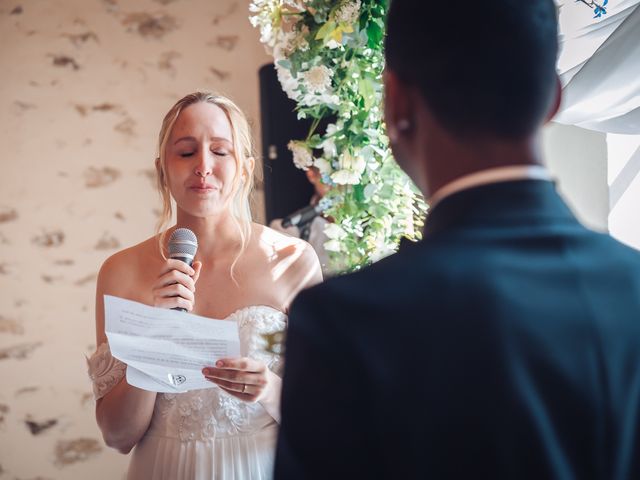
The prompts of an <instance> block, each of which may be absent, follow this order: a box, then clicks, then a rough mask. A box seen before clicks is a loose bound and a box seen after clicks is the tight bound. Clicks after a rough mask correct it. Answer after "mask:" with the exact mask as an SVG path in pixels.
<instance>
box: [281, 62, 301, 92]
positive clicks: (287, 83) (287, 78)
mask: <svg viewBox="0 0 640 480" xmlns="http://www.w3.org/2000/svg"><path fill="white" fill-rule="evenodd" d="M275 67H276V73H277V75H278V81H279V82H280V85H282V90H284V92H285V93H286V94H287V96H288V97H289V98H290V99H291V100H296V101H299V100H300V92H299V91H298V89H299V87H300V84H299V83H298V82H297V80H296V79H295V78H293V75H291V72H290V71H289V70H288V69H287V68H285V67H283V66H282V65H280V64H279V63H277V62H276V63H275Z"/></svg>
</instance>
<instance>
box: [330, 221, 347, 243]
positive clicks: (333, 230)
mask: <svg viewBox="0 0 640 480" xmlns="http://www.w3.org/2000/svg"><path fill="white" fill-rule="evenodd" d="M324 234H325V235H326V236H327V238H330V239H331V240H342V239H343V238H346V237H347V232H345V231H344V229H343V228H342V227H341V226H340V225H338V224H337V223H330V224H328V225H327V226H325V227H324Z"/></svg>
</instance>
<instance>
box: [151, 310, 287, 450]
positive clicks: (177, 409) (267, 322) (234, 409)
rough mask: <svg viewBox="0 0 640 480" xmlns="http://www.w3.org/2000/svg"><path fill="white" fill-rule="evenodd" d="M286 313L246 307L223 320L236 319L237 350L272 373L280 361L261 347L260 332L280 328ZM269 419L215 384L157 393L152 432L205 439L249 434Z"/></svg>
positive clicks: (256, 407) (263, 344) (255, 406)
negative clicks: (238, 334)
mask: <svg viewBox="0 0 640 480" xmlns="http://www.w3.org/2000/svg"><path fill="white" fill-rule="evenodd" d="M286 318H287V317H286V315H285V314H284V313H282V312H280V311H278V310H275V309H273V308H271V307H266V306H251V307H246V308H243V309H241V310H238V311H237V312H234V313H233V314H231V315H230V316H229V317H228V318H227V319H228V320H235V321H237V322H238V328H239V332H240V353H241V355H242V356H248V357H251V358H254V359H256V360H260V361H262V362H264V363H265V365H267V367H269V369H271V370H272V371H274V372H275V373H276V374H280V373H281V372H280V370H281V368H282V364H281V361H280V357H279V356H278V355H274V354H271V353H269V352H267V351H265V350H264V348H265V347H266V346H267V343H266V340H265V339H264V338H263V337H262V335H263V334H266V333H273V332H276V331H278V330H283V329H284V328H285V327H286ZM272 421H273V419H271V417H270V416H269V415H268V413H266V412H265V410H264V408H263V407H262V405H260V404H259V403H247V402H243V401H242V400H240V399H237V398H235V397H233V396H231V395H229V394H228V393H227V392H225V391H224V390H221V389H220V388H218V387H214V388H210V389H205V390H194V391H191V392H186V393H159V394H158V396H157V398H156V410H155V412H154V418H153V420H152V428H151V430H152V431H155V432H156V433H158V434H162V435H167V436H177V437H179V438H180V439H181V440H182V441H190V440H208V439H212V438H215V437H216V436H217V435H222V436H229V435H236V434H249V433H252V432H254V431H256V430H260V429H261V428H263V427H264V424H265V422H272Z"/></svg>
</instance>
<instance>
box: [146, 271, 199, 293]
mask: <svg viewBox="0 0 640 480" xmlns="http://www.w3.org/2000/svg"><path fill="white" fill-rule="evenodd" d="M174 283H180V284H182V285H184V286H185V287H187V288H188V289H189V290H195V288H196V282H195V281H194V280H193V278H191V277H190V276H189V275H187V274H185V273H184V272H181V271H178V270H170V271H168V272H166V273H164V274H162V275H160V277H158V280H157V281H156V283H155V285H154V287H155V288H161V287H165V286H167V285H171V284H174Z"/></svg>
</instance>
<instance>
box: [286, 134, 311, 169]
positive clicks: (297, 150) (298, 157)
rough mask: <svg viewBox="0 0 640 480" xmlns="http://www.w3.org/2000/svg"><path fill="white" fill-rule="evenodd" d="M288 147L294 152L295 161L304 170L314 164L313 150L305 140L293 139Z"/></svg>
mask: <svg viewBox="0 0 640 480" xmlns="http://www.w3.org/2000/svg"><path fill="white" fill-rule="evenodd" d="M287 148H288V149H289V150H291V153H293V163H295V165H296V167H298V168H300V169H302V170H308V169H309V167H310V166H311V165H313V155H311V150H309V148H307V146H306V145H305V144H304V143H303V142H297V141H295V140H291V141H290V142H289V144H288V145H287Z"/></svg>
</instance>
